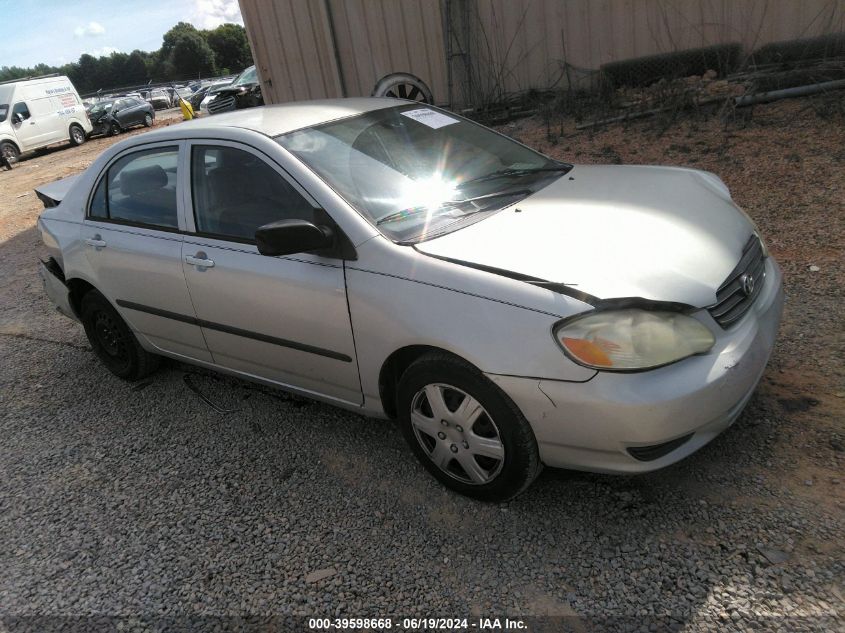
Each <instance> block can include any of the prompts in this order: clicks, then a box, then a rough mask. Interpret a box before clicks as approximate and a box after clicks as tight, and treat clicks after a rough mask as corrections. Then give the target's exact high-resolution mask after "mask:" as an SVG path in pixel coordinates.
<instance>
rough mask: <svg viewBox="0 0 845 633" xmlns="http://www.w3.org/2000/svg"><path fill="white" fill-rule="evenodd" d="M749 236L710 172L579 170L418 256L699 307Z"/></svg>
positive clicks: (600, 294)
mask: <svg viewBox="0 0 845 633" xmlns="http://www.w3.org/2000/svg"><path fill="white" fill-rule="evenodd" d="M753 231H754V227H753V225H752V224H751V222H750V221H749V220H748V218H747V216H745V215H744V214H743V213H742V212H741V211H739V209H738V208H737V207H736V206H735V205H734V204H733V202H732V201H731V198H730V194H729V192H728V189H727V187H726V186H725V185H724V183H722V181H721V180H720V179H719V178H718V176H716V175H714V174H711V173H709V172H703V171H696V170H692V169H681V168H675V167H641V166H576V167H574V168H573V169H572V170H571V171H570V172H569V173H568V174H566V175H563V176H561V177H560V178H558V179H557V180H556V181H554V182H553V183H552V184H550V185H548V186H546V187H545V188H543V189H541V190H540V191H538V192H537V193H535V194H533V195H531V196H529V197H528V198H525V199H524V200H522V201H521V202H519V203H517V204H515V205H512V206H511V207H509V208H507V209H505V210H503V211H501V212H499V213H496V214H494V215H492V216H490V217H487V218H485V219H484V220H482V221H480V222H476V223H474V224H472V225H470V226H468V227H466V228H464V229H461V230H458V231H455V232H453V233H450V234H447V235H444V236H442V237H439V238H435V239H432V240H428V241H425V242H422V243H419V244H417V245H416V248H417V249H418V250H419V251H421V252H423V253H426V254H428V255H433V256H436V257H441V258H445V259H449V260H452V261H455V262H457V263H460V264H465V265H469V266H474V267H480V268H484V269H488V270H491V271H492V272H499V273H500V274H505V275H511V276H516V277H518V278H531V279H533V280H542V281H546V282H553V283H555V284H563V285H564V288H563V291H564V292H571V293H572V294H575V295H576V296H578V295H581V296H583V294H582V293H586V294H587V295H590V296H591V298H596V299H601V300H604V299H618V298H629V297H637V298H642V299H648V300H653V301H666V302H676V303H682V304H686V305H690V306H696V307H705V306H708V305H711V304H713V303H715V301H716V290H717V289H718V287H719V286H720V285H721V284H722V282H723V281H724V280H725V278H726V277H727V276H728V274H729V273H730V272H731V271H732V270H733V269H734V268H735V266H736V265H737V263H738V262H739V259H740V257H741V255H742V250H743V247H744V246H745V244H746V243H747V242H748V239H749V237H750V236H751V234H752V232H753Z"/></svg>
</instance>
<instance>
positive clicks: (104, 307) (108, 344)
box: [80, 290, 161, 381]
mask: <svg viewBox="0 0 845 633" xmlns="http://www.w3.org/2000/svg"><path fill="white" fill-rule="evenodd" d="M80 316H81V318H82V325H83V326H84V327H85V335H86V336H87V337H88V341H89V342H90V343H91V347H92V348H93V349H94V353H95V354H96V355H97V357H98V358H99V359H100V361H101V362H102V363H103V365H105V366H106V368H107V369H108V370H109V371H110V372H111V373H113V374H114V375H115V376H117V377H118V378H123V379H124V380H129V381H134V380H140V379H141V378H144V377H145V376H148V375H149V374H151V373H152V372H154V371H155V370H156V369H157V368H158V364H159V361H160V360H161V357H160V356H156V355H155V354H150V353H149V352H148V351H146V350H145V349H144V348H143V347H141V344H140V343H138V339H137V338H135V335H134V334H133V333H132V330H130V329H129V326H128V325H126V322H125V321H124V320H123V319H122V318H121V317H120V315H119V314H118V313H117V310H115V309H114V308H113V307H112V305H111V304H110V303H109V302H108V300H107V299H106V298H105V297H104V296H103V295H102V294H100V293H99V292H98V291H96V290H90V291H89V292H88V293H87V294H86V295H85V296H84V297H82V305H81V310H80Z"/></svg>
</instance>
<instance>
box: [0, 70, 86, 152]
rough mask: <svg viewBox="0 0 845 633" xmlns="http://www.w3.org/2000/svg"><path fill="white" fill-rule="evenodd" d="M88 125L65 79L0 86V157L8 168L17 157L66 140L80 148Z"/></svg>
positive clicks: (47, 78) (82, 109)
mask: <svg viewBox="0 0 845 633" xmlns="http://www.w3.org/2000/svg"><path fill="white" fill-rule="evenodd" d="M90 132H91V122H90V121H89V120H88V116H87V115H86V113H85V106H83V105H82V99H80V98H79V93H78V92H77V91H76V88H74V87H73V84H72V83H71V81H70V79H68V78H67V77H40V78H37V79H30V80H26V81H10V82H5V83H2V84H0V155H1V156H2V157H3V162H4V165H8V166H9V167H11V166H12V165H13V164H14V163H15V162H17V160H18V158H19V157H20V155H21V154H22V153H24V152H29V151H32V150H35V149H39V148H41V147H45V146H46V145H52V144H53V143H60V142H62V141H70V144H71V145H81V144H82V143H84V142H85V139H86V138H87V136H88V134H89V133H90Z"/></svg>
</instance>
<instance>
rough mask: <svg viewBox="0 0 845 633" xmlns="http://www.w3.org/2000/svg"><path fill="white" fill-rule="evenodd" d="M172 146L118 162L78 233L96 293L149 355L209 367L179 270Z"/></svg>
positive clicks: (177, 174)
mask: <svg viewBox="0 0 845 633" xmlns="http://www.w3.org/2000/svg"><path fill="white" fill-rule="evenodd" d="M178 163H179V146H178V144H163V145H159V146H156V147H152V148H150V149H144V150H140V151H134V152H129V153H127V154H124V155H122V156H120V157H119V158H117V159H116V160H115V161H114V162H113V163H112V164H111V165H110V167H109V168H108V170H107V171H106V173H105V174H104V175H103V176H102V178H101V179H100V182H99V184H98V185H97V188H96V190H95V193H94V196H93V198H92V200H91V205H90V207H89V209H88V213H87V215H86V219H85V223H84V226H83V228H82V239H83V241H84V243H85V248H86V256H87V258H88V261H89V263H90V264H91V268H92V269H93V271H94V277H95V279H96V282H97V285H98V286H99V289H100V290H101V291H102V292H103V294H105V295H106V297H108V298H109V299H110V300H111V301H112V302H113V303H115V304H116V307H117V310H118V311H119V312H120V313H121V315H122V316H123V318H124V319H125V320H126V321H127V322H128V323H129V324H130V326H131V327H132V328H133V329H134V330H136V331H137V332H139V333H140V334H142V335H143V336H145V337H146V338H147V340H149V341H150V343H152V344H153V345H154V346H155V347H157V348H159V349H161V350H163V351H166V352H170V353H173V354H178V355H180V356H185V357H188V358H194V359H198V360H202V361H207V362H211V354H209V352H208V349H207V347H206V344H205V340H204V339H203V336H202V331H201V330H200V327H199V324H198V323H197V320H196V314H195V312H194V307H193V305H192V304H191V298H190V295H189V294H188V288H187V286H186V285H185V275H184V272H183V270H182V237H183V236H182V234H181V232H180V220H179V215H180V214H179V209H178V207H179V205H178V195H177V191H178V189H177V185H178V182H179V180H180V178H181V175H180V172H179V170H178V169H177V166H178Z"/></svg>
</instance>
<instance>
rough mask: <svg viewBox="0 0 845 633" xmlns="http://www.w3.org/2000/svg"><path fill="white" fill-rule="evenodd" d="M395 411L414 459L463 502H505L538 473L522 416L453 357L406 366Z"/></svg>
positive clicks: (434, 357) (532, 443) (534, 445)
mask: <svg viewBox="0 0 845 633" xmlns="http://www.w3.org/2000/svg"><path fill="white" fill-rule="evenodd" d="M397 408H398V413H399V422H400V425H401V427H402V432H403V433H404V435H405V439H406V440H407V441H408V443H409V444H410V446H411V449H412V450H413V451H414V454H415V455H416V456H417V458H418V459H419V460H420V461H421V462H422V464H423V465H424V466H425V467H426V468H427V469H428V470H429V472H431V473H432V474H433V475H434V476H435V477H436V478H437V479H438V480H439V481H440V482H441V483H443V484H444V485H446V486H447V487H449V488H451V489H453V490H455V491H457V492H459V493H461V494H463V495H466V496H468V497H473V498H476V499H481V500H484V501H506V500H508V499H511V498H512V497H515V496H516V495H518V494H519V493H520V492H522V491H523V490H525V489H526V488H527V487H528V485H529V484H530V483H531V482H532V481H534V478H535V477H536V476H537V474H538V473H539V472H540V468H541V464H540V457H539V453H538V450H537V441H536V439H535V438H534V433H533V432H532V430H531V427H530V425H529V424H528V422H527V421H526V420H525V418H524V417H523V415H522V413H521V412H520V411H519V409H518V408H517V407H516V405H515V404H514V403H513V402H512V401H511V399H510V398H508V396H507V395H506V394H505V393H504V392H502V391H501V390H500V389H499V388H498V387H497V386H496V385H494V384H493V383H492V382H490V381H489V380H488V379H487V378H486V377H485V376H484V375H483V374H482V373H481V372H479V371H478V370H477V369H475V368H474V367H472V366H471V365H469V364H468V363H465V362H464V361H462V360H460V359H459V358H456V357H453V356H450V355H447V354H430V355H426V356H423V357H421V358H420V359H418V360H417V361H415V362H414V363H413V364H411V366H410V367H408V369H407V370H406V371H405V373H404V374H403V375H402V378H401V379H400V381H399V388H398V392H397Z"/></svg>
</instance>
